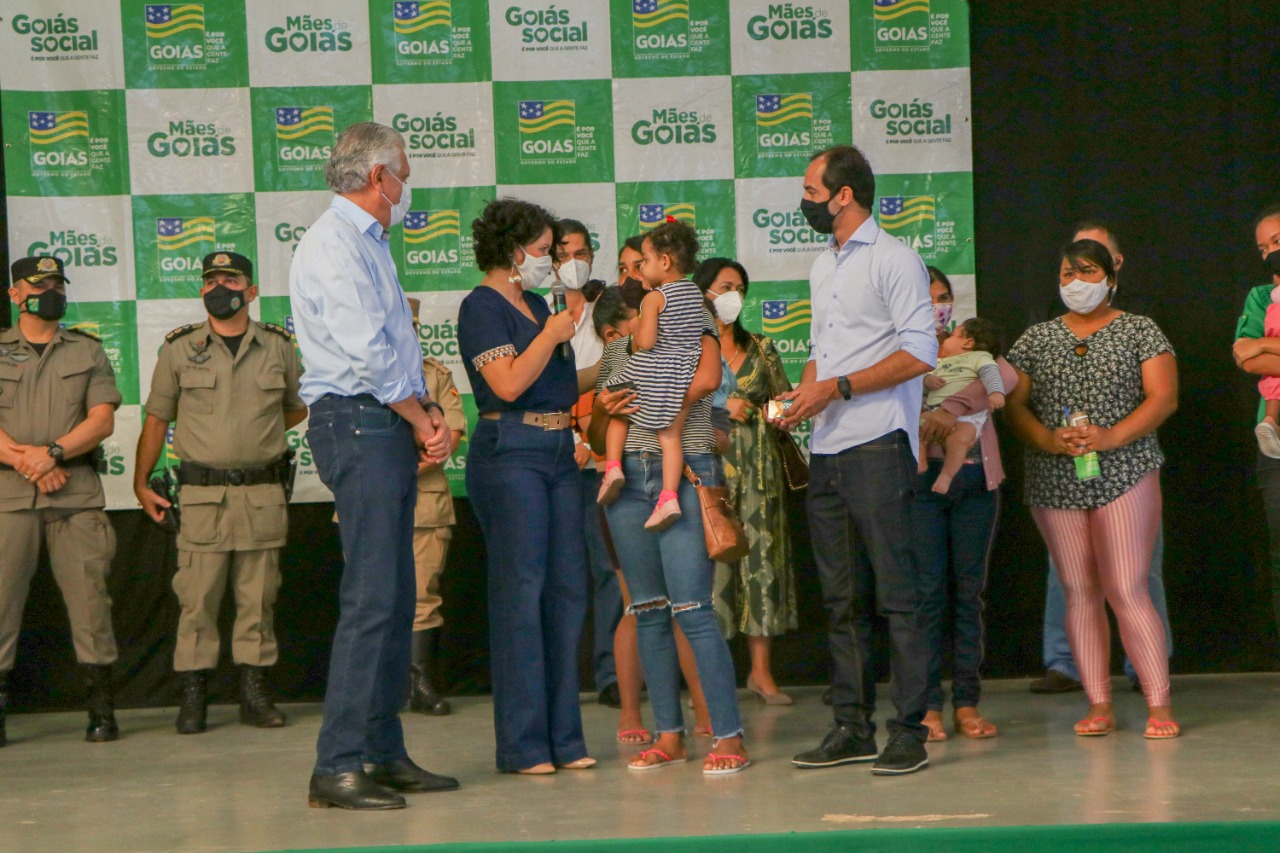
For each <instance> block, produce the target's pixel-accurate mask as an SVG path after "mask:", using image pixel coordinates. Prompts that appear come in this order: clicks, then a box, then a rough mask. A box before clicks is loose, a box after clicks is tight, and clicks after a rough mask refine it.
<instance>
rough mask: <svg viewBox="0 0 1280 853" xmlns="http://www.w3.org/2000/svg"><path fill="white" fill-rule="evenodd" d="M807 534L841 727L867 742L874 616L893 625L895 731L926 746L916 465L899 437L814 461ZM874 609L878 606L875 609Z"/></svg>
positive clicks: (872, 731)
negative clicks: (915, 543) (914, 546)
mask: <svg viewBox="0 0 1280 853" xmlns="http://www.w3.org/2000/svg"><path fill="white" fill-rule="evenodd" d="M809 465H810V468H809V496H808V509H809V530H810V534H811V537H812V541H813V553H814V558H815V559H816V561H817V563H818V575H819V578H820V579H821V581H822V597H823V602H824V604H825V605H826V608H827V611H828V613H829V617H830V626H829V643H830V649H831V662H832V679H831V688H832V691H831V697H832V706H833V710H834V712H835V718H836V721H837V722H840V723H844V724H847V725H849V726H851V727H853V728H854V730H855V731H857V732H858V733H859V735H860V736H861V737H864V738H868V739H869V738H871V737H873V736H874V734H875V725H874V724H873V723H872V722H871V715H872V713H873V712H874V710H875V695H874V693H875V691H874V686H875V682H874V679H873V677H872V675H871V666H872V661H871V643H870V639H871V637H870V633H871V632H870V618H869V616H870V610H871V608H872V607H873V606H874V607H876V608H877V609H878V610H879V612H880V613H881V615H883V616H885V617H886V618H887V619H888V621H889V640H890V659H889V667H890V672H891V673H892V676H893V678H892V698H893V704H894V706H895V707H896V709H897V712H898V713H897V716H896V717H893V718H892V719H890V720H889V721H888V722H887V727H888V729H889V730H890V732H897V731H908V732H910V733H911V734H913V735H914V736H915V737H917V738H919V739H920V740H921V741H922V742H923V741H924V739H925V737H926V736H927V735H928V731H927V730H926V729H925V727H924V726H923V725H921V723H920V721H921V720H922V719H923V718H924V714H925V701H926V692H927V689H928V676H929V647H928V643H927V642H926V641H925V636H924V631H923V630H922V629H921V627H920V622H919V614H918V612H917V611H918V609H919V606H920V592H919V587H920V578H919V571H918V570H917V568H916V564H915V557H914V555H913V554H912V552H911V536H912V529H911V502H912V497H913V492H914V487H915V479H916V460H915V456H914V455H913V454H912V453H911V445H910V444H909V443H908V441H907V435H906V433H904V432H903V431H901V430H896V431H894V432H892V433H889V434H888V435H885V436H881V437H880V438H877V439H874V440H872V441H869V442H867V443H866V444H860V445H857V446H855V447H850V448H848V449H847V450H844V451H841V452H840V453H835V454H821V453H815V454H813V455H812V456H811V457H810V462H809ZM873 602H874V604H873Z"/></svg>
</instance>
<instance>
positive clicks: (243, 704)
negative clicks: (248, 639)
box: [240, 664, 285, 729]
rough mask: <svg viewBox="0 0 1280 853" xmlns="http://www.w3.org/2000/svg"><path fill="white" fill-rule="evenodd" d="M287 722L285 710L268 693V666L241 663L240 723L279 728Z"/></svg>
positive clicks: (261, 727) (264, 727)
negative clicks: (274, 702)
mask: <svg viewBox="0 0 1280 853" xmlns="http://www.w3.org/2000/svg"><path fill="white" fill-rule="evenodd" d="M284 723H285V716H284V711H281V710H280V709H279V708H277V707H276V706H275V705H274V704H273V703H272V701H271V697H270V696H268V695H267V668H266V667H264V666H249V665H247V664H241V665H240V724H241V725H244V726H256V727H258V728H260V729H278V728H280V727H281V726H283V725H284Z"/></svg>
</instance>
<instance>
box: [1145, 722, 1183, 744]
mask: <svg viewBox="0 0 1280 853" xmlns="http://www.w3.org/2000/svg"><path fill="white" fill-rule="evenodd" d="M1170 728H1171V729H1173V732H1172V733H1168V734H1160V733H1159V732H1160V729H1170ZM1151 729H1155V730H1156V734H1151V731H1150V730H1151ZM1180 734H1182V726H1180V725H1178V724H1177V723H1175V722H1174V721H1173V720H1163V721H1161V720H1157V719H1156V718H1155V717H1147V731H1145V732H1143V733H1142V736H1143V737H1144V738H1146V739H1147V740H1169V739H1170V738H1175V737H1177V736H1178V735H1180Z"/></svg>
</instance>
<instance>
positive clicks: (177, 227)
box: [156, 216, 182, 237]
mask: <svg viewBox="0 0 1280 853" xmlns="http://www.w3.org/2000/svg"><path fill="white" fill-rule="evenodd" d="M181 233H182V217H179V216H173V217H166V218H162V219H157V220H156V234H157V235H158V236H160V237H173V236H174V235H176V234H181Z"/></svg>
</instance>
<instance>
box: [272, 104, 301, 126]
mask: <svg viewBox="0 0 1280 853" xmlns="http://www.w3.org/2000/svg"><path fill="white" fill-rule="evenodd" d="M301 121H302V107H276V124H282V125H285V126H288V125H291V124H298V123H299V122H301Z"/></svg>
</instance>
